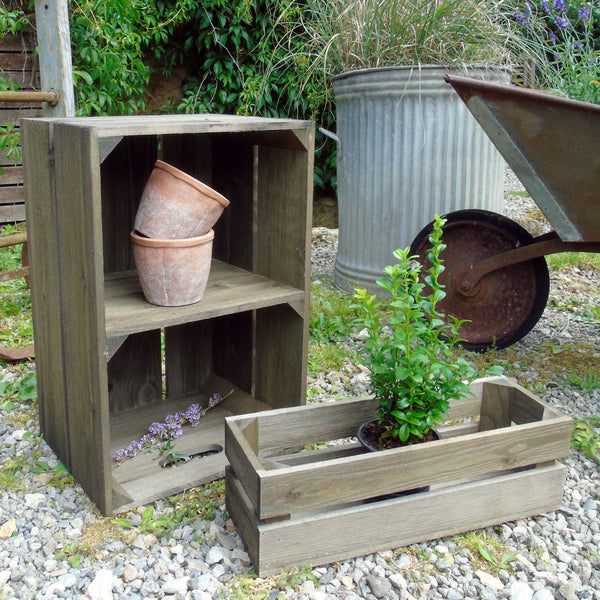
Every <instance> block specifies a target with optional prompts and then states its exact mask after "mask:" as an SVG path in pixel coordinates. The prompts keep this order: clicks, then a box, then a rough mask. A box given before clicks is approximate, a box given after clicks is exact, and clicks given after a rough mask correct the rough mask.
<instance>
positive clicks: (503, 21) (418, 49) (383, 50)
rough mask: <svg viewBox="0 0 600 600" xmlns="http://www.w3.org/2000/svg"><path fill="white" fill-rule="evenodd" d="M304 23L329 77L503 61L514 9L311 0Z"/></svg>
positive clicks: (481, 2) (473, 3)
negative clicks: (353, 71)
mask: <svg viewBox="0 0 600 600" xmlns="http://www.w3.org/2000/svg"><path fill="white" fill-rule="evenodd" d="M306 4H307V10H306V11H304V12H303V13H302V26H303V27H304V29H305V30H306V32H308V34H309V35H308V38H307V39H308V42H307V49H308V51H309V53H310V54H311V57H310V58H311V61H312V64H313V66H314V67H315V68H320V69H322V70H324V71H325V73H326V75H327V76H331V75H335V74H337V73H341V72H344V71H348V70H351V69H363V68H374V67H386V66H399V65H416V64H439V65H463V64H475V63H476V64H480V65H499V64H503V63H504V62H505V61H506V59H507V57H508V54H509V53H508V50H507V39H508V38H507V27H510V25H508V19H507V16H508V14H507V13H506V12H505V10H504V7H503V3H502V2H496V1H489V0H487V1H485V0H306Z"/></svg>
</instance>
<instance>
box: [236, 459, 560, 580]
mask: <svg viewBox="0 0 600 600" xmlns="http://www.w3.org/2000/svg"><path fill="white" fill-rule="evenodd" d="M565 477H566V468H565V467H564V466H562V465H560V464H556V465H552V466H548V467H544V468H540V469H532V470H529V471H523V472H520V473H512V474H508V475H503V476H499V477H492V478H490V479H485V480H482V481H477V482H472V483H466V484H462V485H458V486H453V487H449V488H445V489H442V490H437V491H431V492H426V493H421V494H416V495H414V496H405V497H403V498H398V499H392V500H384V501H379V502H374V503H371V504H365V505H355V506H350V507H345V508H340V509H335V510H330V511H324V512H321V513H314V514H307V515H305V516H301V517H298V518H292V519H291V520H288V521H282V522H277V523H269V524H264V523H261V522H260V521H258V520H257V519H256V516H255V514H254V513H253V510H252V507H251V505H250V503H249V502H248V498H247V497H246V496H245V494H244V490H243V489H242V486H241V485H240V483H239V481H238V480H237V479H236V477H235V475H234V474H233V471H229V472H228V473H227V475H226V497H227V510H228V512H229V514H230V515H231V516H232V518H233V519H234V521H235V523H236V525H237V527H238V528H239V530H240V532H241V533H242V535H243V537H244V540H245V541H246V544H247V546H248V550H249V554H250V556H251V558H252V561H253V564H254V568H255V570H256V572H257V574H258V575H259V576H260V577H265V576H268V575H273V574H276V573H278V572H279V571H280V570H281V569H289V568H291V567H292V566H305V565H309V566H314V565H319V564H324V563H329V562H332V561H338V560H344V559H346V558H351V557H354V556H359V555H364V554H369V553H372V552H377V551H380V550H385V549H391V548H398V547H402V546H407V545H410V544H414V543H417V542H424V541H427V540H431V539H436V538H440V537H445V536H449V535H454V534H457V533H461V532H464V531H469V530H471V529H478V528H481V527H486V526H489V525H495V524H498V523H503V522H506V521H512V520H515V519H520V518H525V517H528V516H532V515H535V514H540V513H544V512H548V511H552V510H556V509H557V508H558V507H559V506H560V505H561V501H562V490H563V486H564V481H565Z"/></svg>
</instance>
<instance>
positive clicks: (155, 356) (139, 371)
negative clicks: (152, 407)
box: [107, 329, 162, 413]
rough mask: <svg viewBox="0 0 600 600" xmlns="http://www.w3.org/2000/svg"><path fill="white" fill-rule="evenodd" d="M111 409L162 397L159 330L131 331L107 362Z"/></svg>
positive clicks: (122, 408) (118, 410) (143, 404)
mask: <svg viewBox="0 0 600 600" xmlns="http://www.w3.org/2000/svg"><path fill="white" fill-rule="evenodd" d="M107 373H108V389H109V395H108V397H109V407H110V412H111V413H113V412H120V411H122V410H127V409H129V408H133V407H135V406H147V405H148V404H155V403H157V402H159V401H160V400H161V398H162V380H161V351H160V331H158V330H156V329H154V330H152V331H144V332H142V333H136V334H135V335H130V336H128V337H127V339H126V340H125V341H124V342H123V343H122V344H121V346H120V348H119V349H118V350H117V352H115V354H114V355H113V357H112V358H111V359H110V361H109V362H108V365H107Z"/></svg>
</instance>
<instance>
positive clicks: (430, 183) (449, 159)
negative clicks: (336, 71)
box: [333, 66, 510, 292]
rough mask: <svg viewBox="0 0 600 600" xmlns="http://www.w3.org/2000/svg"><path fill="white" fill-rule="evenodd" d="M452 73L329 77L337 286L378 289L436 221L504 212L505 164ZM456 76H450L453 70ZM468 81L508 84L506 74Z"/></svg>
mask: <svg viewBox="0 0 600 600" xmlns="http://www.w3.org/2000/svg"><path fill="white" fill-rule="evenodd" d="M448 72H453V70H452V69H448V68H443V67H436V66H422V67H415V68H411V67H391V68H383V69H365V70H359V71H352V72H348V73H344V74H342V75H339V76H337V77H335V78H334V79H333V87H334V92H335V102H336V110H337V135H338V137H339V140H340V143H339V147H338V166H337V168H338V211H339V228H340V229H339V246H338V254H337V260H336V265H335V283H336V285H337V286H338V287H340V288H342V289H344V290H347V291H349V292H353V291H354V289H355V288H356V287H357V286H359V287H366V288H367V289H369V290H371V291H373V292H375V291H378V290H379V288H378V286H377V285H376V284H375V281H376V280H377V279H378V278H379V277H381V275H382V271H383V268H384V267H385V266H386V265H388V264H391V262H392V261H393V260H394V259H393V257H392V252H393V251H394V250H395V249H396V248H405V247H406V246H409V245H410V243H411V242H412V239H413V238H414V236H415V235H416V234H417V233H418V232H419V231H420V230H421V229H422V228H423V227H424V226H425V225H426V224H427V223H429V222H430V221H431V220H432V219H433V217H434V215H435V214H445V213H447V212H450V211H454V210H459V209H462V208H482V209H487V210H492V211H495V212H503V211H502V206H503V176H504V160H503V158H502V157H501V156H500V154H499V153H498V151H497V150H496V149H495V147H494V146H493V144H492V143H491V142H490V140H489V138H488V137H487V135H486V134H485V132H484V131H483V129H482V128H481V127H480V126H479V125H478V124H477V122H476V121H475V119H474V118H473V116H472V115H471V114H470V112H469V111H468V110H467V108H466V107H465V106H464V104H463V103H462V102H461V100H460V98H459V97H458V96H457V95H456V93H455V92H454V90H453V89H452V87H451V86H450V85H449V84H447V83H445V82H444V75H445V74H446V73H448ZM454 72H456V71H454ZM467 73H468V75H469V76H470V77H473V78H476V79H485V80H491V81H500V82H508V81H509V80H510V75H509V73H508V72H507V71H504V70H488V69H479V68H470V69H468V71H467Z"/></svg>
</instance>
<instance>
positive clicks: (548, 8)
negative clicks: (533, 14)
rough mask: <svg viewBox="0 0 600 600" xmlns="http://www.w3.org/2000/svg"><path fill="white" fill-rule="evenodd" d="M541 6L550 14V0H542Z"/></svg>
mask: <svg viewBox="0 0 600 600" xmlns="http://www.w3.org/2000/svg"><path fill="white" fill-rule="evenodd" d="M541 7H542V10H543V11H544V12H545V13H546V14H550V5H549V4H548V0H542V4H541Z"/></svg>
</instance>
